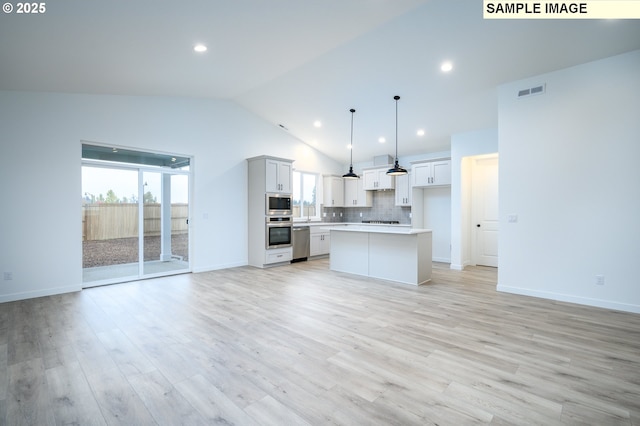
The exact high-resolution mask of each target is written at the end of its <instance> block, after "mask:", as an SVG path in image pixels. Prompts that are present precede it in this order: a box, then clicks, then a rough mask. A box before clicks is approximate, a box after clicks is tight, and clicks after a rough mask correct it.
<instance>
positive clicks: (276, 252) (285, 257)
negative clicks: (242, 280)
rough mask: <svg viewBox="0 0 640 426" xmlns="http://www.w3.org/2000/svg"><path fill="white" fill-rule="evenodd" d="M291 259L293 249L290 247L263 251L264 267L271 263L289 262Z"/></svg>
mask: <svg viewBox="0 0 640 426" xmlns="http://www.w3.org/2000/svg"><path fill="white" fill-rule="evenodd" d="M291 259H293V248H291V247H287V248H282V249H268V250H265V259H264V263H265V265H266V264H271V263H280V262H289V261H290V260H291Z"/></svg>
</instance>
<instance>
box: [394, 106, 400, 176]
mask: <svg viewBox="0 0 640 426" xmlns="http://www.w3.org/2000/svg"><path fill="white" fill-rule="evenodd" d="M393 99H395V100H396V165H397V164H398V100H399V99H400V96H398V95H396V96H394V97H393Z"/></svg>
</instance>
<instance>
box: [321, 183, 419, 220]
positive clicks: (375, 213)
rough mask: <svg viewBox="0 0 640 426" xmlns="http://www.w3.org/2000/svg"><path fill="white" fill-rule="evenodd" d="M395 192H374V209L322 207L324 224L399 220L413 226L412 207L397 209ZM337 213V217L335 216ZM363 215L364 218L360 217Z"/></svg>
mask: <svg viewBox="0 0 640 426" xmlns="http://www.w3.org/2000/svg"><path fill="white" fill-rule="evenodd" d="M395 204H396V196H395V191H374V192H373V207H322V212H323V213H326V216H324V215H323V218H322V221H323V222H362V221H363V220H397V221H398V222H400V223H402V224H407V225H410V224H411V217H410V214H411V207H397V206H396V205H395ZM334 213H335V216H334ZM360 213H362V217H360Z"/></svg>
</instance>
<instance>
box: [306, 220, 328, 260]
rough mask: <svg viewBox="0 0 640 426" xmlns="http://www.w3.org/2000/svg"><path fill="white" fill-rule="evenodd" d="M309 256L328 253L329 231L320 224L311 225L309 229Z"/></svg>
mask: <svg viewBox="0 0 640 426" xmlns="http://www.w3.org/2000/svg"><path fill="white" fill-rule="evenodd" d="M309 237H310V239H309V256H320V255H323V254H329V250H330V248H331V232H330V231H329V230H328V229H326V228H325V229H323V227H322V226H313V227H311V230H310V231H309Z"/></svg>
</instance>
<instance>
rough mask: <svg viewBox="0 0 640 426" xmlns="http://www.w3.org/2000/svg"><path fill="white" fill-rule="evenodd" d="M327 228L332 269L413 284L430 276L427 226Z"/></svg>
mask: <svg viewBox="0 0 640 426" xmlns="http://www.w3.org/2000/svg"><path fill="white" fill-rule="evenodd" d="M330 232H331V248H330V255H329V264H330V266H329V267H330V269H331V270H332V271H339V272H348V273H351V274H357V275H364V276H368V277H372V278H381V279H384V280H389V281H396V282H400V283H405V284H413V285H420V284H424V283H426V282H427V281H429V280H431V268H432V265H431V244H432V236H431V230H430V229H411V228H406V227H394V226H376V225H348V226H342V227H335V228H331V229H330Z"/></svg>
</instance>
